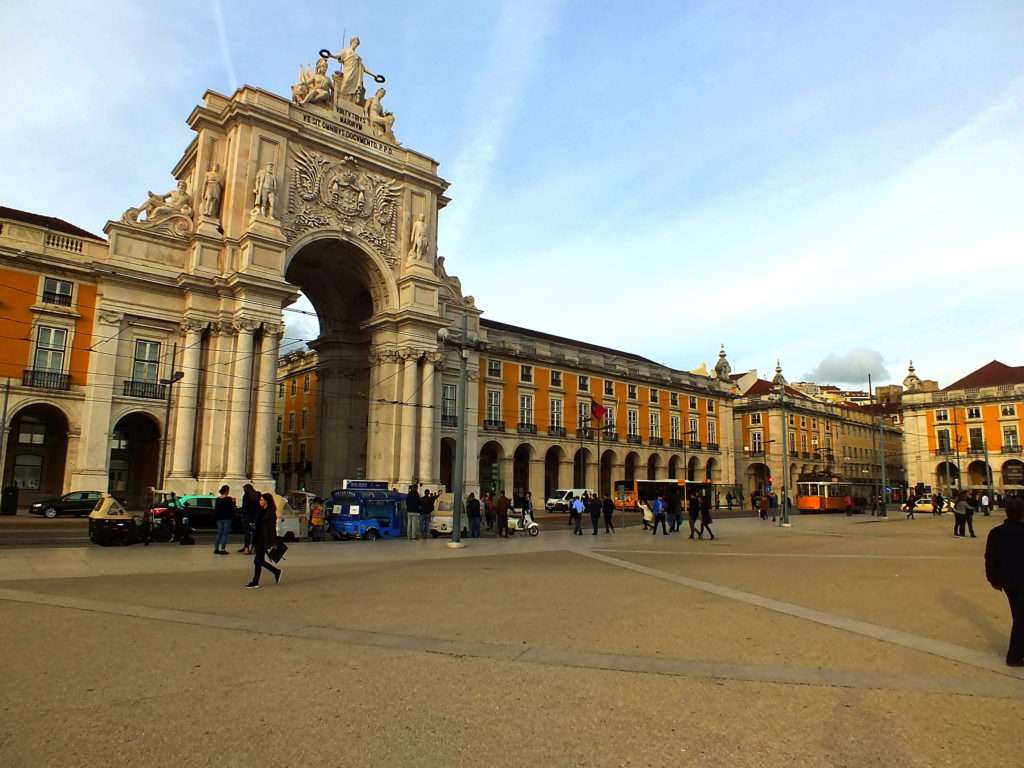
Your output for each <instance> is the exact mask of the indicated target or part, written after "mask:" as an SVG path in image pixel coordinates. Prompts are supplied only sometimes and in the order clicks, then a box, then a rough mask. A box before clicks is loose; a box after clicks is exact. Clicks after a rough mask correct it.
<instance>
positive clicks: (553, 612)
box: [0, 516, 1024, 767]
mask: <svg viewBox="0 0 1024 768" xmlns="http://www.w3.org/2000/svg"><path fill="white" fill-rule="evenodd" d="M999 519H1000V516H993V517H991V518H981V519H978V520H976V524H977V526H976V527H977V528H978V535H979V538H978V539H954V538H953V537H952V535H951V527H952V521H951V520H949V518H948V516H945V517H941V518H934V517H921V518H919V519H917V520H914V521H908V520H905V519H903V518H902V516H899V517H891V518H888V519H886V520H878V519H873V518H863V517H854V518H846V517H812V518H803V517H801V518H796V519H795V521H794V526H793V527H792V528H790V529H782V528H778V527H775V526H772V525H771V524H770V523H762V522H761V521H758V520H752V519H738V520H723V521H720V523H718V524H717V525H716V533H718V538H717V539H716V540H715V541H714V542H711V541H707V540H704V541H690V540H689V539H687V538H686V537H685V536H680V535H672V536H668V537H665V536H662V535H661V534H660V533H659V534H658V535H657V536H651V535H650V534H649V533H645V532H644V531H643V530H642V529H641V528H639V527H633V528H626V529H624V530H622V531H620V532H619V533H617V534H615V535H614V536H612V535H605V534H601V535H599V536H591V535H590V534H589V532H588V533H587V534H586V535H584V536H572V535H571V534H570V533H569V532H568V531H567V530H566V529H565V527H564V526H560V525H557V523H551V524H547V525H545V527H544V531H543V532H542V534H541V535H540V536H539V537H537V538H534V539H530V538H524V537H513V538H512V539H510V540H507V541H506V540H493V539H488V540H478V541H471V542H469V546H467V547H466V548H465V549H463V550H450V549H448V548H447V547H446V546H445V542H444V541H431V540H428V541H416V542H408V541H394V542H388V541H380V542H375V543H370V542H342V543H335V542H329V543H319V544H313V543H302V544H296V545H294V546H293V547H292V548H291V549H290V550H289V553H288V557H287V560H286V562H285V567H286V570H285V577H284V579H283V581H282V583H281V584H280V585H274V584H273V579H265V580H264V588H263V589H261V590H259V591H249V590H245V589H243V588H242V585H243V584H244V583H245V582H246V581H247V580H248V578H249V576H250V575H251V562H250V560H249V559H248V558H245V557H244V556H242V555H237V554H232V555H231V556H230V557H215V556H213V555H212V554H211V553H210V551H209V547H208V546H205V545H202V544H201V545H197V546H195V547H180V546H176V545H153V546H151V547H148V548H144V547H141V546H136V547H132V548H110V549H106V548H99V547H76V548H63V549H59V548H52V549H47V548H33V549H24V550H18V549H8V550H5V551H4V552H3V554H2V555H0V648H2V649H3V653H2V656H0V675H2V677H0V679H3V681H4V684H3V686H0V764H2V765H4V766H71V765H82V766H85V765H90V766H91V765H129V766H135V765H143V764H145V765H147V766H164V765H167V766H172V765H173V766H192V765H196V766H205V765H210V766H214V765H217V766H224V765H229V766H231V765H251V764H254V763H267V764H271V765H284V766H291V765H295V766H299V765H302V766H306V765H311V766H321V765H322V766H348V765H360V766H365V765H369V766H378V765H379V766H396V765H414V766H453V765H465V766H477V765H482V766H533V765H536V766H662V765H664V766H678V765H694V766H741V767H742V766H794V765H799V766H819V765H820V766H873V765H877V766H944V765H951V766H964V765H970V766H988V765H992V766H996V765H999V766H1007V765H1017V764H1019V762H1020V755H1021V754H1022V750H1024V735H1022V730H1021V728H1020V713H1021V710H1022V705H1024V675H1021V674H1019V673H1018V671H1017V670H1010V669H1007V668H1005V667H1004V666H1003V664H1002V656H1003V654H1004V652H1005V641H1006V636H1007V632H1008V610H1007V607H1006V603H1005V600H1004V598H1003V596H1002V595H1001V594H1000V593H998V592H995V591H994V590H992V589H991V588H989V587H988V585H987V584H986V583H985V580H984V574H983V569H982V562H981V556H982V551H983V546H984V544H983V542H984V536H985V534H986V533H987V531H988V529H989V528H990V527H991V525H993V524H995V523H997V522H998V521H999ZM232 552H233V550H232Z"/></svg>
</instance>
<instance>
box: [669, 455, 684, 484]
mask: <svg viewBox="0 0 1024 768" xmlns="http://www.w3.org/2000/svg"><path fill="white" fill-rule="evenodd" d="M681 461H682V459H680V458H679V456H677V455H673V456H672V457H671V458H670V459H669V460H668V479H669V480H678V479H679V469H680V466H679V465H680V462H681Z"/></svg>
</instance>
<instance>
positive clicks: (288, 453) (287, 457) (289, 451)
mask: <svg viewBox="0 0 1024 768" xmlns="http://www.w3.org/2000/svg"><path fill="white" fill-rule="evenodd" d="M284 459H285V461H287V462H288V463H289V464H291V463H292V444H291V443H288V445H286V446H285V449H284Z"/></svg>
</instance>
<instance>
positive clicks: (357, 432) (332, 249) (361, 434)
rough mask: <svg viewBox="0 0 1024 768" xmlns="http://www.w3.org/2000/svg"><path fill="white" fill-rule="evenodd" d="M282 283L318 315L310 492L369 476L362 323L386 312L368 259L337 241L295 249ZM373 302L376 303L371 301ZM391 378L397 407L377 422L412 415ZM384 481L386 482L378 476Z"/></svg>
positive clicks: (366, 335) (366, 342) (409, 396)
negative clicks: (298, 291)
mask: <svg viewBox="0 0 1024 768" xmlns="http://www.w3.org/2000/svg"><path fill="white" fill-rule="evenodd" d="M285 279H286V280H287V281H288V282H289V283H291V284H292V285H295V286H297V287H298V288H300V289H301V290H302V292H303V293H304V294H305V295H306V297H307V298H308V299H309V300H310V302H311V303H312V305H313V307H314V309H315V310H316V314H317V318H318V319H319V322H320V329H319V335H318V337H317V338H316V340H314V341H312V342H310V343H309V346H310V348H312V349H313V350H315V351H316V353H317V364H318V369H317V370H318V387H319V391H318V413H317V430H318V435H317V438H316V440H317V448H316V450H315V451H314V454H315V455H316V457H317V461H316V465H315V466H314V473H315V477H314V481H313V486H314V489H315V490H317V491H318V492H320V493H324V492H325V491H329V490H330V489H332V488H340V487H341V484H342V481H343V480H345V479H349V478H364V477H367V476H368V471H372V469H373V468H372V467H368V457H367V438H368V430H369V429H376V428H377V424H376V423H375V424H373V425H370V424H369V423H368V420H369V387H370V367H369V366H368V365H367V360H368V359H369V352H370V341H371V337H370V331H369V330H368V328H367V322H368V321H369V320H370V319H371V318H372V317H373V316H374V315H375V314H377V313H379V312H380V311H382V310H383V309H385V308H386V307H385V306H382V305H383V304H386V303H387V299H386V296H387V290H386V287H385V282H384V278H383V276H382V275H381V273H380V271H379V269H378V268H377V266H376V265H375V264H374V261H373V259H372V257H371V256H370V255H369V254H367V253H365V252H364V251H362V250H361V249H360V248H359V247H357V246H355V245H353V244H351V243H349V242H346V241H344V240H340V239H334V238H324V239H319V240H313V241H311V242H308V243H306V244H305V245H303V246H301V248H300V249H299V250H298V251H297V252H296V253H295V255H294V256H293V257H292V259H291V261H290V262H289V263H288V265H287V268H286V270H285ZM374 297H377V298H376V299H375V298H374ZM396 382H398V383H402V382H403V377H401V376H393V377H392V380H391V381H389V382H388V383H390V384H391V389H390V390H389V391H390V392H391V397H390V398H388V399H391V400H397V401H398V402H399V403H401V404H402V407H395V408H392V409H390V410H387V409H381V413H380V416H379V421H381V422H383V421H387V422H395V421H399V420H401V419H404V418H407V417H408V416H409V413H406V411H411V412H412V413H413V414H414V418H416V417H418V416H419V415H420V414H419V413H418V411H419V409H418V408H417V407H416V396H417V394H418V391H419V389H420V386H419V384H420V382H419V381H418V380H417V382H416V385H417V386H416V390H415V391H413V392H396V391H395V390H396V386H395V384H396ZM383 479H390V478H383Z"/></svg>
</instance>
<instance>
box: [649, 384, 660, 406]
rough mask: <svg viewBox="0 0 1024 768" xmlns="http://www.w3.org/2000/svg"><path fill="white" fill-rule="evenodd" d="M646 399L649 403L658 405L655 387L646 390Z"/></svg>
mask: <svg viewBox="0 0 1024 768" xmlns="http://www.w3.org/2000/svg"><path fill="white" fill-rule="evenodd" d="M647 397H648V399H649V400H650V401H651V403H653V404H655V405H657V403H658V390H657V388H655V387H651V388H650V389H648V390H647Z"/></svg>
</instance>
